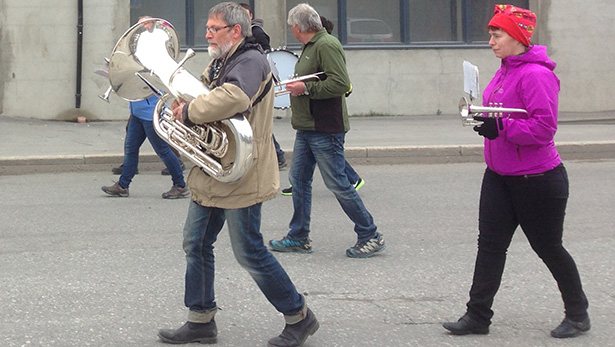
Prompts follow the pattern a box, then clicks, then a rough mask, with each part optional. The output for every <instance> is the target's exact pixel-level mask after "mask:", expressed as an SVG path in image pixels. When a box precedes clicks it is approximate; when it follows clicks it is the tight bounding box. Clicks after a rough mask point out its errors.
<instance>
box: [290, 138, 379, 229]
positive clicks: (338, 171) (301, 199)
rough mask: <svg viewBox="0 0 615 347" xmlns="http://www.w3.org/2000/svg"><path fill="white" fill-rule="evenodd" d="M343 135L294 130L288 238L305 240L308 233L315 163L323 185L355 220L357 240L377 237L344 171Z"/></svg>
mask: <svg viewBox="0 0 615 347" xmlns="http://www.w3.org/2000/svg"><path fill="white" fill-rule="evenodd" d="M345 136H346V134H345V133H337V134H326V133H321V132H316V131H304V130H297V134H296V136H295V146H294V148H293V159H292V164H291V167H290V173H289V176H290V183H291V184H292V186H293V206H294V208H295V211H294V213H293V217H292V219H291V221H290V225H289V227H290V231H289V232H288V235H287V236H288V237H289V238H290V239H293V240H305V239H307V238H308V236H309V233H310V214H311V210H312V180H313V177H314V169H315V167H316V164H318V169H319V170H320V173H321V175H322V178H323V180H324V181H325V186H326V187H327V189H329V190H330V191H331V192H333V194H335V197H336V198H337V201H338V202H339V203H340V206H341V207H342V209H343V210H344V212H346V215H347V216H348V218H350V220H351V221H352V222H354V224H355V227H354V231H355V232H356V233H357V237H358V240H359V241H364V240H368V239H371V238H374V237H376V234H377V233H376V229H377V228H376V225H375V224H374V219H373V218H372V215H371V214H370V213H369V212H368V211H367V209H366V208H365V205H363V201H362V200H361V198H360V197H359V194H358V193H357V191H356V190H355V188H354V186H353V185H352V183H351V182H350V180H349V179H348V176H347V174H346V170H345V168H346V159H345V158H344V138H345ZM353 171H354V170H353Z"/></svg>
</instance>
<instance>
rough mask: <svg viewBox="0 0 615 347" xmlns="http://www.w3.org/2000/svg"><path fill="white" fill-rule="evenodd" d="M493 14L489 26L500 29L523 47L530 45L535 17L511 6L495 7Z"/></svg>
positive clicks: (526, 11) (527, 11)
mask: <svg viewBox="0 0 615 347" xmlns="http://www.w3.org/2000/svg"><path fill="white" fill-rule="evenodd" d="M493 13H494V14H495V15H494V16H493V18H491V20H490V21H489V26H491V27H496V28H500V29H502V30H504V31H506V33H508V35H510V36H512V38H514V39H515V40H517V41H519V42H521V43H522V44H524V45H525V46H529V45H530V41H531V40H532V34H533V33H534V29H536V15H535V14H534V12H532V11H530V10H526V9H523V8H520V7H516V6H513V5H495V10H494V11H493Z"/></svg>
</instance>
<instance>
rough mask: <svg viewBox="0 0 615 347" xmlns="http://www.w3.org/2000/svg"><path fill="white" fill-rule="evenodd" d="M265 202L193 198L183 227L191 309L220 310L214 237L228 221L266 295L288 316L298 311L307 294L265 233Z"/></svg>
mask: <svg viewBox="0 0 615 347" xmlns="http://www.w3.org/2000/svg"><path fill="white" fill-rule="evenodd" d="M261 206H262V204H256V205H253V206H250V207H246V208H240V209H229V210H225V209H220V208H214V207H204V206H201V205H199V204H197V203H196V202H194V201H190V207H189V208H188V217H186V225H185V226H184V245H183V247H184V252H185V253H186V263H187V266H186V291H185V295H184V303H185V304H186V307H188V308H189V309H190V310H191V311H196V312H206V311H211V310H213V309H215V308H216V307H217V306H216V301H215V295H214V273H215V269H214V246H213V245H214V242H216V239H217V238H218V234H219V233H220V230H222V227H223V226H224V222H225V221H228V229H229V235H230V239H231V246H232V248H233V253H234V254H235V258H236V259H237V261H238V262H239V264H240V265H241V266H242V267H243V268H244V269H246V270H247V271H248V273H250V275H251V276H252V278H253V279H254V281H256V284H257V285H258V287H259V288H260V290H261V291H262V292H263V294H265V296H266V297H267V300H269V302H271V304H272V305H273V306H274V307H275V308H276V309H277V310H278V311H279V312H281V313H283V314H284V315H295V314H297V313H299V312H300V311H301V309H302V308H303V305H304V299H303V296H301V295H300V294H299V293H298V292H297V290H296V289H295V285H294V284H293V282H292V281H291V280H290V278H289V277H288V274H287V273H286V271H284V269H283V268H282V266H281V265H280V263H278V261H277V260H276V258H275V257H274V256H273V255H272V254H271V252H269V250H268V249H267V247H265V244H264V243H263V235H262V234H261V233H260V231H259V230H260V225H261Z"/></svg>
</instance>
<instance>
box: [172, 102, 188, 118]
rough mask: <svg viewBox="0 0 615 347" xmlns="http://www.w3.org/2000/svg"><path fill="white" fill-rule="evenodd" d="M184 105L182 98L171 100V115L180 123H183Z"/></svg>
mask: <svg viewBox="0 0 615 347" xmlns="http://www.w3.org/2000/svg"><path fill="white" fill-rule="evenodd" d="M184 105H186V102H185V101H184V100H181V102H179V101H177V100H173V103H172V104H171V109H172V110H173V117H175V119H176V120H177V121H178V122H180V123H182V124H184V115H183V110H184Z"/></svg>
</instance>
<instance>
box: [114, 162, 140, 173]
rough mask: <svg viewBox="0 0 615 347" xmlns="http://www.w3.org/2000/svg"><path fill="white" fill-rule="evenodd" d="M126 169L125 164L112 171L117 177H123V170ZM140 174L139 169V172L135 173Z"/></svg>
mask: <svg viewBox="0 0 615 347" xmlns="http://www.w3.org/2000/svg"><path fill="white" fill-rule="evenodd" d="M123 167H124V164H122V165H120V166H118V167H114V168H113V169H111V172H113V173H114V174H116V175H121V174H122V168H123ZM138 173H139V169H138V168H137V172H135V174H138Z"/></svg>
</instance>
